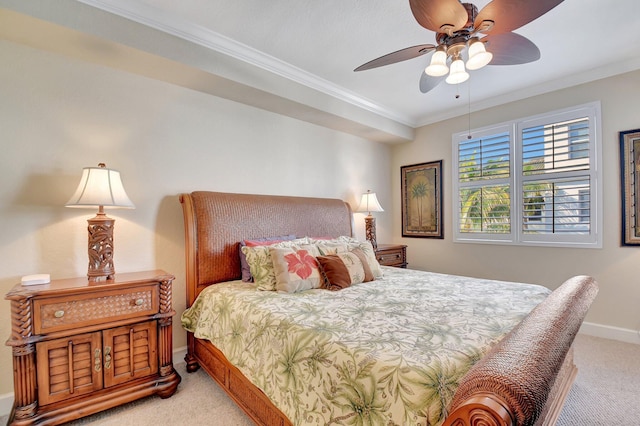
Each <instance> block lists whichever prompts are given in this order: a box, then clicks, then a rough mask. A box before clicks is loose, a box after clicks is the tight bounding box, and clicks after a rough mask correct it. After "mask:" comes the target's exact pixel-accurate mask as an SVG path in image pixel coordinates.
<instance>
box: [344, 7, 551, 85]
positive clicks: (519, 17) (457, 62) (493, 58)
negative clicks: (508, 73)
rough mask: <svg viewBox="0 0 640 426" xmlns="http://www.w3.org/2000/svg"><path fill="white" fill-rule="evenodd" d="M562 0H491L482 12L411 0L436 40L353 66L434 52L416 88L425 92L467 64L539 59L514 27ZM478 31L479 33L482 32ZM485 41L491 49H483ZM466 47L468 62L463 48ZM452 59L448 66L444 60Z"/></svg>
mask: <svg viewBox="0 0 640 426" xmlns="http://www.w3.org/2000/svg"><path fill="white" fill-rule="evenodd" d="M562 2H563V0H529V1H528V0H493V1H491V2H489V3H488V4H487V5H486V6H485V7H484V8H483V9H482V10H481V11H480V12H478V8H477V7H476V6H475V5H474V4H472V3H462V2H461V1H460V0H409V5H410V7H411V12H412V13H413V16H414V18H415V19H416V21H418V23H419V24H420V25H421V26H423V27H424V28H426V29H428V30H431V31H434V32H435V33H436V41H437V45H433V44H421V45H418V46H412V47H407V48H405V49H400V50H398V51H396V52H393V53H389V54H387V55H384V56H381V57H379V58H376V59H374V60H372V61H369V62H367V63H365V64H363V65H360V66H359V67H358V68H356V69H355V70H354V71H364V70H368V69H372V68H377V67H381V66H384V65H390V64H393V63H396V62H400V61H406V60H407V59H412V58H416V57H418V56H422V55H426V54H428V53H431V52H434V53H433V55H432V56H431V61H430V63H429V66H427V67H426V68H425V69H424V72H422V73H421V77H420V91H421V92H422V93H427V92H428V91H430V90H431V89H433V88H434V87H436V86H437V85H438V84H439V83H440V82H441V81H442V77H444V76H445V75H447V74H449V75H448V76H447V78H446V79H444V80H445V81H446V82H447V83H449V84H458V83H462V82H464V81H466V80H468V79H469V73H468V72H467V70H471V71H474V70H478V69H481V68H482V67H484V66H486V65H518V64H526V63H529V62H534V61H537V60H538V59H539V58H540V50H539V49H538V47H537V46H536V45H535V44H534V43H533V42H532V41H530V40H529V39H527V38H526V37H523V36H521V35H519V34H516V33H513V32H512V31H513V30H515V29H518V28H520V27H521V26H523V25H525V24H528V23H529V22H531V21H533V20H535V19H537V18H539V17H540V16H542V15H544V14H545V13H547V12H548V11H550V10H551V9H553V8H554V7H556V6H557V5H559V4H560V3H562ZM480 33H482V35H483V36H482V37H480V36H479V35H480ZM487 47H488V48H489V51H487ZM465 49H466V51H467V53H466V57H467V61H466V64H465V62H464V60H463V59H462V52H463V51H464V50H465ZM448 61H451V65H450V66H447V62H448Z"/></svg>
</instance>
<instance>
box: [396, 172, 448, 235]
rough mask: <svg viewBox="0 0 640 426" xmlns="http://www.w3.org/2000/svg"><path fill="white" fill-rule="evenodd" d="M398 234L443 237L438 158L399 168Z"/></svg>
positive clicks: (440, 175) (440, 177)
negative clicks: (400, 228) (399, 217)
mask: <svg viewBox="0 0 640 426" xmlns="http://www.w3.org/2000/svg"><path fill="white" fill-rule="evenodd" d="M400 182H401V184H400V186H401V196H402V236H403V237H414V238H444V229H443V224H442V217H443V215H442V160H438V161H431V162H428V163H420V164H412V165H408V166H401V167H400Z"/></svg>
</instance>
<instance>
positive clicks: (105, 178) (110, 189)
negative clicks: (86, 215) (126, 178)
mask: <svg viewBox="0 0 640 426" xmlns="http://www.w3.org/2000/svg"><path fill="white" fill-rule="evenodd" d="M66 206H67V207H99V206H104V207H119V208H129V209H133V208H135V206H134V205H133V203H132V202H131V200H130V199H129V197H128V196H127V193H126V192H125V191H124V186H123V185H122V180H121V179H120V172H118V171H117V170H113V169H107V168H106V167H105V165H104V164H103V163H100V164H99V165H98V167H85V168H84V169H82V177H81V178H80V184H79V185H78V188H77V189H76V192H75V193H74V194H73V195H72V196H71V198H70V199H69V201H68V202H67V204H66Z"/></svg>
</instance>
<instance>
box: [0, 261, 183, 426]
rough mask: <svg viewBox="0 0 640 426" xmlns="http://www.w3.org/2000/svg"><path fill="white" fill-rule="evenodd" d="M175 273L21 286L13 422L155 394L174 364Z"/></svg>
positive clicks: (71, 415) (67, 416)
mask: <svg viewBox="0 0 640 426" xmlns="http://www.w3.org/2000/svg"><path fill="white" fill-rule="evenodd" d="M173 280H174V276H173V275H169V274H167V273H166V272H164V271H161V270H157V271H149V272H137V273H130V274H116V276H115V277H114V279H113V280H107V281H100V282H89V281H88V280H87V278H86V277H83V278H72V279H64V280H53V281H51V283H49V284H42V285H32V286H23V285H20V284H18V285H16V286H15V287H14V288H13V289H12V290H11V291H9V293H8V294H7V295H6V297H5V298H6V299H7V300H10V301H11V337H10V338H9V340H8V341H7V345H8V346H11V347H12V350H13V370H14V377H13V383H14V393H15V402H14V406H13V410H12V411H11V415H10V417H9V423H8V424H9V425H31V424H38V423H46V424H48V425H56V424H60V423H64V422H68V421H71V420H74V419H77V418H79V417H83V416H86V415H89V414H93V413H96V412H98V411H102V410H105V409H107V408H112V407H115V406H117V405H121V404H124V403H126V402H130V401H133V400H135V399H138V398H142V397H145V396H149V395H153V394H157V395H159V396H160V397H162V398H168V397H170V396H171V395H173V393H174V392H175V391H176V389H177V387H178V384H179V383H180V376H179V375H178V373H177V372H176V371H175V370H174V368H173V353H172V351H173V347H172V334H171V330H172V325H171V322H172V320H171V317H172V316H173V315H174V313H175V312H174V311H173V308H172V306H171V294H172V293H171V284H172V282H173Z"/></svg>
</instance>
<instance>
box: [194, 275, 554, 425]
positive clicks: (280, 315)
mask: <svg viewBox="0 0 640 426" xmlns="http://www.w3.org/2000/svg"><path fill="white" fill-rule="evenodd" d="M549 293H550V291H549V290H548V289H546V288H544V287H541V286H537V285H530V284H518V283H507V282H501V281H490V280H482V279H474V278H467V277H458V276H452V275H442V274H435V273H428V272H422V271H415V270H410V269H399V268H390V267H384V278H382V279H378V280H376V281H372V282H369V283H362V284H356V285H353V286H351V287H349V288H346V289H343V290H340V291H336V292H331V291H328V290H307V291H304V292H301V293H277V292H272V291H257V290H255V287H254V284H252V283H243V282H241V281H234V282H229V283H221V284H217V285H212V286H209V287H208V288H207V289H206V290H204V291H203V292H202V293H201V294H200V296H199V297H198V299H197V300H196V301H195V303H194V304H193V306H192V307H191V308H189V309H187V310H186V311H185V312H184V313H183V314H182V325H183V327H184V328H185V329H187V330H188V331H191V332H193V333H194V335H195V337H198V338H202V339H208V340H210V341H211V342H212V343H213V344H214V345H215V346H217V347H218V349H220V350H221V351H222V352H223V353H224V355H225V356H226V357H227V359H228V360H229V361H230V362H231V363H232V364H234V365H235V366H237V367H238V368H239V369H240V370H241V371H242V372H243V374H244V375H245V376H246V377H247V378H248V379H249V380H251V381H252V382H253V383H254V384H255V385H256V386H257V387H259V388H260V389H262V390H263V391H264V393H265V394H266V395H267V396H268V397H269V398H270V399H271V400H272V401H273V403H274V404H275V405H276V406H277V407H278V408H279V409H280V410H281V411H282V412H283V413H284V414H286V415H287V416H288V417H289V419H290V420H291V421H292V422H293V423H294V424H295V425H315V424H318V425H332V424H336V425H338V424H340V425H342V424H344V425H418V424H419V425H439V424H440V423H441V422H442V421H443V420H444V418H445V417H446V416H447V408H448V406H449V404H450V402H451V400H452V398H453V394H454V392H455V389H456V386H457V383H458V381H459V379H460V378H461V377H462V376H463V375H464V374H465V373H466V372H467V371H468V370H469V368H470V367H471V366H472V365H473V364H474V362H475V361H476V360H478V359H479V358H480V357H482V355H483V354H484V353H485V352H486V351H487V349H488V348H489V347H491V346H492V345H493V344H494V343H495V342H497V341H498V340H499V339H501V338H502V337H503V336H504V335H505V334H506V333H507V332H508V331H509V330H511V328H513V327H514V326H515V325H516V324H517V323H518V322H519V321H520V320H521V319H522V318H524V316H526V314H527V313H528V312H529V311H531V309H533V308H534V307H535V306H536V305H537V304H538V303H540V302H541V301H542V300H543V299H544V298H545V297H546V296H547V295H548V294H549Z"/></svg>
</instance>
